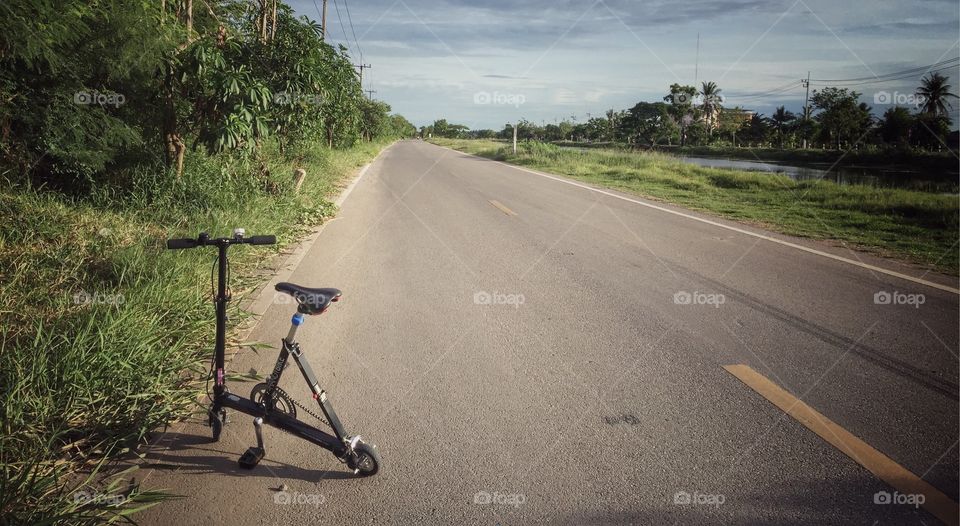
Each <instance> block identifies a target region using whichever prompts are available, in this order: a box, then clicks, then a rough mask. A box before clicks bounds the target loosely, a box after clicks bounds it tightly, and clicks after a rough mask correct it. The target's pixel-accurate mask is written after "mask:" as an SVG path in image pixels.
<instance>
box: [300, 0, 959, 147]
mask: <svg viewBox="0 0 960 526" xmlns="http://www.w3.org/2000/svg"><path fill="white" fill-rule="evenodd" d="M291 4H292V5H293V6H294V9H295V10H296V11H297V13H298V14H302V15H306V16H308V17H310V18H313V19H316V20H319V19H320V15H319V8H318V6H320V5H321V0H316V2H314V1H313V0H293V1H292V2H291ZM338 9H339V17H338V13H337V11H338ZM348 9H349V16H348V14H347V10H348ZM351 20H352V28H351V23H350V21H351ZM327 21H328V26H329V32H330V39H331V41H332V42H336V43H343V44H344V45H346V46H347V47H348V48H349V49H350V52H351V54H352V55H353V56H354V57H355V59H356V61H357V62H358V63H359V61H360V53H361V51H362V54H363V61H364V62H365V63H369V64H371V65H372V66H373V67H372V68H371V69H367V70H365V71H364V89H373V90H376V92H377V93H376V94H375V95H374V97H375V98H378V99H380V100H384V101H386V102H387V103H389V104H390V105H391V106H392V107H393V110H394V111H395V112H397V113H401V114H403V115H405V116H406V117H407V118H409V119H410V120H411V121H413V122H414V123H415V124H417V125H418V126H419V125H424V124H429V123H431V122H433V120H434V119H438V118H446V119H447V120H449V121H451V122H457V123H462V124H466V125H468V126H469V127H470V128H472V129H480V128H493V129H500V128H502V127H503V125H504V123H506V122H508V121H509V122H512V121H516V120H518V119H519V118H525V119H528V120H531V121H534V122H537V123H541V122H547V123H550V122H554V121H555V120H557V119H563V118H567V119H569V118H570V117H571V116H575V118H576V120H577V121H580V122H582V121H583V120H585V119H586V118H587V116H588V114H589V115H592V116H600V115H602V114H603V113H604V112H605V111H606V110H608V109H611V108H613V109H626V108H629V107H630V106H632V105H633V104H635V103H636V102H638V101H641V100H647V101H656V100H661V99H662V97H663V96H664V95H665V94H666V92H667V91H668V87H669V85H670V84H672V83H674V82H679V83H682V84H693V83H694V78H695V76H696V79H697V83H698V85H699V83H700V82H701V81H704V80H712V81H714V82H716V83H717V84H718V85H719V86H720V88H721V89H722V90H723V91H722V94H723V95H724V97H725V104H724V105H725V106H733V105H740V106H743V107H746V108H749V109H754V110H757V111H760V112H762V113H764V114H766V115H769V114H770V113H771V111H772V110H773V108H775V107H776V106H778V105H785V106H786V107H787V109H791V110H794V111H798V110H799V109H800V108H801V107H802V106H803V98H804V89H803V87H802V86H801V85H800V83H799V80H800V79H801V78H804V77H805V76H806V75H807V71H810V72H811V77H812V78H813V79H853V78H865V79H871V80H866V81H863V83H861V84H858V85H854V86H851V87H852V88H853V89H855V90H856V91H859V92H861V93H863V95H862V97H861V98H862V100H863V101H865V102H867V103H868V104H870V105H871V106H873V108H874V113H875V114H882V113H883V111H884V110H885V109H886V108H888V107H890V106H889V105H886V104H883V103H878V102H883V101H885V100H890V101H893V100H895V99H896V97H897V96H898V95H899V98H900V100H901V101H902V102H903V101H906V102H909V101H907V100H906V97H907V96H909V95H910V94H912V93H913V91H914V89H915V87H916V85H917V83H918V82H917V78H918V77H919V76H920V75H916V76H915V77H913V78H907V79H904V80H896V81H890V82H878V81H876V80H875V79H874V78H875V77H878V76H879V77H882V76H883V75H884V74H889V73H893V72H897V71H903V70H908V69H911V68H916V67H920V66H924V65H928V64H933V63H936V62H939V61H944V60H949V59H951V58H954V59H955V58H957V57H958V56H960V47H958V46H960V29H958V28H960V3H958V2H957V1H956V0H914V1H912V2H904V1H892V0H871V1H860V0H853V1H851V0H840V1H838V0H788V1H772V0H770V1H767V0H696V1H689V0H688V1H679V0H678V1H661V0H654V1H642V2H640V1H629V0H599V1H595V2H590V0H587V1H586V2H583V1H578V2H573V1H567V0H550V1H546V0H530V1H513V2H507V1H503V0H491V1H487V2H468V1H459V0H437V1H425V0H352V1H351V0H336V2H335V1H334V0H329V4H328V12H327ZM341 21H342V25H341ZM698 33H699V34H700V53H699V62H698V61H697V34H698ZM354 35H355V37H356V38H355V37H354ZM697 63H698V64H699V66H696V64H697ZM942 73H943V74H945V75H948V76H949V77H950V78H951V82H950V84H951V86H953V88H952V90H951V91H953V92H954V93H957V92H958V86H960V71H958V69H957V67H956V66H953V67H952V68H950V69H948V70H946V71H943V72H942ZM829 84H836V83H819V82H813V83H812V89H817V88H818V87H822V86H823V85H829ZM780 88H782V91H780V92H778V93H775V94H767V93H768V92H770V91H772V90H777V89H780ZM884 94H887V95H886V96H885V95H884ZM958 110H960V104H958V103H955V104H954V112H953V118H954V125H956V124H957V121H958V120H960V119H958Z"/></svg>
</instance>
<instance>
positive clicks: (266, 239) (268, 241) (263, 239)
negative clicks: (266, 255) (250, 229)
mask: <svg viewBox="0 0 960 526" xmlns="http://www.w3.org/2000/svg"><path fill="white" fill-rule="evenodd" d="M248 241H249V242H250V244H251V245H273V244H274V243H276V242H277V236H251V237H250V238H248Z"/></svg>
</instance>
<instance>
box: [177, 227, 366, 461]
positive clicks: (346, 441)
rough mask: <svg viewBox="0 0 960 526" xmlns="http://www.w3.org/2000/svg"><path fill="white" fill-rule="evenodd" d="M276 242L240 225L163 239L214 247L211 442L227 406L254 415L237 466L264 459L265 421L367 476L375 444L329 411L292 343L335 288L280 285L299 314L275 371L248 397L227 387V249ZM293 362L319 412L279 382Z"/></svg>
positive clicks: (321, 310)
mask: <svg viewBox="0 0 960 526" xmlns="http://www.w3.org/2000/svg"><path fill="white" fill-rule="evenodd" d="M274 243H276V237H275V236H251V237H246V236H245V232H244V230H243V229H242V228H237V229H235V230H234V231H233V237H221V238H211V237H210V236H209V234H207V233H206V232H201V233H200V235H199V236H197V238H196V239H170V240H167V248H168V249H188V248H195V247H216V248H217V251H218V252H217V295H216V297H215V298H214V303H215V305H216V317H217V335H216V343H215V345H214V358H213V363H212V365H211V368H212V371H211V374H212V377H213V380H214V386H213V393H212V396H211V397H210V398H211V404H210V408H209V410H208V412H207V416H208V422H209V425H210V427H211V428H212V431H213V441H214V442H216V441H218V440H219V439H220V434H221V432H222V431H223V426H224V425H225V424H226V423H227V409H233V410H236V411H240V412H242V413H246V414H248V415H250V416H253V417H254V419H253V426H254V432H255V434H256V437H257V445H256V446H254V447H250V448H249V449H247V451H246V452H245V453H244V454H243V455H242V456H241V457H240V460H239V463H240V467H242V468H245V469H253V468H254V467H256V466H257V464H259V463H260V461H261V460H262V459H263V457H264V455H265V454H266V451H265V449H264V444H263V429H262V428H263V424H264V423H266V424H268V425H270V426H273V427H275V428H277V429H282V430H283V431H286V432H288V433H291V434H293V435H295V436H297V437H300V438H302V439H303V440H306V441H307V442H311V443H313V444H316V445H318V446H320V447H322V448H324V449H326V450H328V451H330V452H331V453H333V455H334V456H335V457H337V458H338V459H339V460H340V461H341V462H343V463H345V464H346V465H347V466H348V467H349V468H350V469H351V470H353V473H354V474H355V475H358V476H361V477H368V476H371V475H375V474H376V473H377V472H378V471H379V470H380V465H381V461H380V455H379V453H378V452H377V446H375V445H374V444H369V443H366V442H364V441H363V438H361V437H360V435H350V434H348V433H347V431H346V429H344V427H343V424H342V423H341V422H340V419H339V418H338V417H337V413H336V412H335V411H334V410H333V405H332V404H331V403H330V399H329V397H328V396H327V393H326V391H324V390H323V389H321V388H320V384H319V382H318V381H317V377H316V375H315V374H314V372H313V369H312V368H311V367H310V364H309V362H307V359H306V357H304V355H303V351H301V349H300V344H299V343H298V342H297V341H296V336H297V330H298V329H299V328H300V327H301V326H302V325H303V324H304V322H305V321H306V318H305V316H316V315H319V314H323V313H324V312H325V311H326V310H327V309H328V308H329V307H330V305H331V304H333V303H335V302H337V301H338V300H339V299H340V297H341V295H342V293H341V292H340V291H339V290H337V289H334V288H307V287H303V286H300V285H295V284H293V283H278V284H277V285H276V287H275V288H276V290H277V291H279V292H282V293H285V294H289V295H290V296H292V297H293V298H294V299H296V301H297V312H296V314H294V315H293V318H292V320H291V322H290V332H288V333H287V336H286V338H283V340H282V341H281V347H280V354H279V356H277V361H276V364H275V365H274V367H273V372H272V373H271V374H270V376H269V377H268V378H267V379H266V381H265V382H262V383H259V384H257V385H255V386H254V387H253V389H252V390H251V392H250V397H249V398H243V397H241V396H237V395H235V394H233V393H231V392H230V390H229V389H228V388H227V382H226V373H225V369H224V349H225V347H226V327H227V303H229V302H230V293H229V289H228V287H227V280H228V278H229V272H230V270H229V269H230V267H229V262H228V260H227V249H228V248H230V247H231V246H233V245H243V244H247V245H272V244H274ZM290 357H293V361H294V362H295V363H296V364H297V367H298V368H299V369H300V373H301V374H302V375H303V379H304V380H305V381H306V383H307V386H308V387H309V389H310V393H311V395H312V397H313V399H314V400H316V402H317V404H318V405H319V406H320V411H321V412H322V413H323V415H322V416H321V415H318V414H317V413H315V412H313V411H311V410H310V409H309V408H307V406H305V405H304V404H302V403H300V402H299V401H297V400H296V399H294V398H292V397H291V396H290V395H289V394H287V393H286V392H285V391H284V390H282V389H280V387H279V386H278V385H279V383H280V377H281V375H282V374H283V370H284V369H285V368H286V366H287V361H288V360H289V359H290ZM298 408H299V409H300V410H302V411H303V412H305V413H306V414H308V415H310V416H312V417H314V418H316V419H317V420H319V421H320V422H322V423H324V424H327V426H329V427H330V429H331V430H332V432H333V434H332V435H331V434H330V433H328V432H326V431H323V430H321V429H318V428H317V427H314V426H312V425H309V424H307V423H305V422H303V421H302V420H299V419H298V418H297V411H298Z"/></svg>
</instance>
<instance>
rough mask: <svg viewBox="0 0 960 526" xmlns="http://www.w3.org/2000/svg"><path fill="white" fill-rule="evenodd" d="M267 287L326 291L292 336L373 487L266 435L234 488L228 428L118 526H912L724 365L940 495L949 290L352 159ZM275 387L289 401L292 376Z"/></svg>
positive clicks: (480, 166)
mask: <svg viewBox="0 0 960 526" xmlns="http://www.w3.org/2000/svg"><path fill="white" fill-rule="evenodd" d="M618 195H619V194H618ZM671 209H672V208H671ZM677 210H679V209H677ZM718 222H720V223H723V224H732V223H725V222H723V221H718ZM238 226H242V225H238ZM750 230H751V231H756V232H761V231H759V230H755V229H750ZM776 237H778V238H782V239H785V238H783V236H776ZM797 242H798V243H802V244H804V245H805V246H810V247H814V248H816V249H819V250H823V251H826V252H829V253H834V254H839V255H842V256H843V257H846V258H849V259H853V260H859V261H863V262H865V263H868V264H872V265H877V266H882V267H885V268H891V269H894V270H896V271H898V272H904V273H910V274H912V275H917V276H919V275H921V274H924V273H923V272H922V271H918V270H915V269H911V268H909V267H904V266H902V265H898V264H896V263H893V262H888V261H882V260H879V259H877V258H873V257H870V256H868V255H865V254H860V253H853V252H850V251H848V250H845V249H842V248H837V247H833V246H828V245H825V244H817V243H812V242H803V241H797ZM924 279H927V280H931V281H935V282H938V283H946V284H948V285H950V286H952V287H956V286H957V284H956V280H955V279H953V280H951V279H950V278H948V277H944V276H938V275H933V274H926V275H925V276H924ZM290 281H292V282H294V283H300V284H303V285H305V286H315V287H321V286H332V287H338V288H340V289H342V290H343V291H344V297H343V300H342V301H341V302H339V303H338V304H336V305H334V306H333V307H332V308H331V309H330V311H329V312H327V313H326V314H324V315H323V316H320V317H318V318H311V319H309V320H308V323H307V324H306V325H305V326H304V328H303V329H302V330H301V337H300V340H301V342H302V344H303V346H304V349H305V352H306V355H307V357H308V358H309V359H310V361H311V362H312V364H313V367H314V369H315V371H316V372H317V373H318V375H319V376H320V379H321V385H322V386H323V387H324V388H325V389H326V390H327V391H328V393H329V394H330V396H331V398H332V400H333V402H334V404H335V406H336V408H337V411H338V413H339V415H340V417H341V419H342V420H343V422H344V423H345V424H346V425H347V427H348V429H349V430H350V431H353V432H357V433H361V434H362V435H363V436H364V437H365V438H367V439H369V440H371V441H373V442H376V443H377V444H378V446H379V449H380V451H381V454H382V456H383V459H384V470H383V471H382V472H381V473H380V474H379V475H377V476H375V477H373V478H369V479H356V478H353V477H352V475H350V474H349V473H348V472H347V471H346V469H345V467H344V466H343V465H341V464H340V463H339V462H338V461H337V460H336V459H335V458H334V457H332V456H331V455H329V454H328V453H326V452H325V451H323V450H321V449H319V448H316V447H314V446H311V445H310V444H308V443H306V442H302V441H299V440H297V439H295V438H293V437H292V436H289V435H285V434H283V433H282V432H280V431H277V430H273V429H267V430H266V447H267V458H266V459H265V460H264V461H263V462H262V463H261V464H260V466H259V467H258V468H257V469H256V470H255V471H253V472H247V471H243V470H240V469H238V468H237V465H236V460H237V458H238V457H239V455H240V454H241V453H242V452H243V451H244V450H245V449H246V448H247V447H248V446H250V445H253V444H254V437H253V427H252V425H251V422H250V418H249V417H246V416H243V415H238V414H234V416H233V421H232V422H231V423H230V424H228V426H227V428H226V430H225V432H224V436H223V437H222V439H221V441H220V442H219V443H209V438H208V437H209V432H210V431H209V428H207V427H205V426H204V425H201V424H198V423H196V422H192V423H189V424H188V425H185V426H176V427H174V428H172V429H171V430H170V431H169V432H168V433H167V434H166V435H165V436H164V437H163V438H162V439H161V440H160V441H159V442H158V444H157V445H156V447H155V448H154V449H153V450H152V451H151V452H150V453H149V455H148V461H149V462H148V464H147V465H146V467H145V470H144V471H143V475H141V477H143V476H145V477H146V478H145V479H143V480H144V484H145V486H147V487H148V488H151V489H159V488H167V489H170V490H172V491H174V492H175V493H179V494H181V495H184V496H185V498H183V499H180V500H176V501H172V502H167V503H164V504H162V505H160V506H159V507H157V508H154V509H152V510H149V511H148V512H146V513H144V514H142V515H141V516H140V517H141V518H140V520H141V521H142V522H143V523H145V524H162V525H167V524H178V525H186V524H363V523H376V524H420V523H444V524H491V525H493V524H504V525H506V524H527V523H546V522H550V523H554V524H601V523H602V524H627V523H633V524H868V525H873V524H917V525H920V524H928V525H932V524H938V523H939V521H938V520H937V519H936V518H935V517H933V516H932V515H930V514H929V513H928V512H927V511H925V510H924V509H923V508H917V507H916V506H912V505H909V504H877V503H875V500H876V495H877V494H878V492H884V491H886V492H889V493H891V494H892V493H893V492H894V491H895V489H894V488H891V487H890V486H888V485H887V484H885V483H884V482H882V481H881V480H880V479H878V478H877V477H876V476H875V475H874V474H873V473H871V472H870V471H868V470H867V469H866V468H864V467H863V466H861V465H860V464H858V463H857V462H856V461H854V460H853V459H851V458H850V457H848V456H846V455H844V454H843V453H842V452H841V451H839V450H838V449H837V448H835V447H834V446H832V445H830V444H829V443H827V442H826V441H825V440H823V439H822V438H820V437H819V436H817V435H816V434H814V433H813V432H812V431H811V430H810V429H808V428H807V427H804V426H803V425H801V424H800V423H799V422H798V421H797V420H795V419H794V418H792V417H790V416H788V415H786V414H785V413H784V412H783V411H782V410H781V409H778V408H777V407H776V406H774V405H773V404H771V403H770V402H769V401H767V400H766V399H765V398H763V397H762V396H760V395H759V394H758V393H757V392H754V391H753V390H751V389H750V388H749V387H747V386H746V385H745V384H744V383H743V382H741V381H740V380H738V379H737V378H736V377H734V376H733V375H731V374H730V373H729V372H727V371H726V370H725V369H724V368H723V366H724V365H730V364H745V365H748V366H750V367H751V368H753V369H754V370H755V371H756V372H758V373H759V374H761V375H763V376H764V377H766V378H767V379H769V380H770V381H772V382H774V383H775V384H777V385H779V386H780V387H782V388H783V389H785V390H787V391H789V392H790V393H793V395H795V396H796V397H798V398H800V399H802V400H803V401H804V402H806V404H808V405H809V406H810V407H811V408H813V409H815V410H816V411H818V412H819V413H821V414H822V415H824V416H825V417H827V418H829V419H830V420H832V421H833V422H834V423H836V424H837V425H838V426H841V427H842V428H843V429H845V430H847V431H849V432H850V433H852V434H853V435H855V436H857V437H859V438H860V439H862V440H863V441H864V442H866V443H867V444H869V445H870V446H872V447H873V448H876V449H877V450H879V451H880V452H882V453H883V454H885V455H886V456H888V457H889V458H890V459H892V460H893V461H895V462H896V463H898V464H899V465H901V466H903V467H904V468H906V469H908V470H910V471H911V472H913V473H914V474H916V475H918V476H920V477H922V478H923V479H924V480H926V481H927V482H929V483H930V484H932V485H933V486H934V487H936V488H937V489H939V490H940V491H942V492H943V493H945V494H946V495H947V496H948V497H950V498H951V499H953V500H954V501H956V500H957V497H958V495H957V493H958V491H957V490H958V448H957V440H958V436H960V431H958V387H957V381H958V359H957V348H958V314H960V312H958V297H957V294H955V293H953V292H949V291H944V290H940V289H937V288H934V287H930V286H925V285H923V284H919V283H914V282H910V281H905V280H902V279H899V278H896V277H892V276H889V275H885V274H882V273H878V272H874V271H871V270H869V269H865V268H862V267H860V266H856V265H851V264H848V263H843V262H840V261H837V260H834V259H830V258H827V257H823V256H821V255H816V254H812V253H809V252H804V251H801V250H798V249H796V248H791V247H789V246H784V245H780V244H776V243H773V242H770V241H766V240H762V239H759V238H756V237H753V236H750V235H746V234H743V233H739V232H736V231H732V230H728V229H725V228H722V227H720V226H716V225H711V224H706V223H702V222H698V221H695V220H692V219H690V218H686V217H682V216H678V215H675V214H670V213H667V212H664V211H662V210H657V209H654V208H650V207H647V206H643V205H640V204H637V203H634V202H631V201H627V200H623V199H618V198H616V197H613V196H611V195H607V194H604V193H598V192H594V191H590V190H589V189H585V188H582V187H578V186H574V185H570V184H565V183H563V182H560V181H557V180H553V179H550V178H546V177H541V176H538V175H535V174H532V173H528V172H525V171H522V170H518V169H515V168H512V167H508V166H505V165H502V164H499V163H495V162H491V161H488V160H484V159H479V158H476V157H471V156H467V155H464V154H461V153H458V152H454V151H452V150H448V149H444V148H440V147H438V146H434V145H430V144H426V143H423V142H417V141H407V142H402V143H399V144H397V145H395V146H394V147H392V148H391V149H389V150H388V151H387V152H385V153H384V154H383V155H381V157H380V158H378V160H377V161H376V162H375V163H374V164H373V165H372V166H371V168H370V169H369V170H368V172H367V173H366V174H365V175H364V177H363V178H362V179H361V180H360V182H359V183H358V184H357V186H356V187H355V189H354V190H353V192H352V194H351V195H350V196H349V198H348V199H347V200H346V202H345V203H344V206H343V208H342V211H341V214H340V216H339V217H338V218H337V219H336V220H335V221H333V222H331V223H330V224H328V225H327V226H326V228H325V229H324V231H323V232H322V234H321V235H320V237H319V239H318V240H317V242H316V243H315V244H314V245H313V247H312V248H311V249H310V252H309V253H308V254H307V256H306V257H305V258H304V260H303V262H302V263H301V264H300V265H299V267H298V268H297V269H296V271H295V272H294V273H293V276H292V277H291V278H290ZM878 293H880V294H881V295H882V294H883V293H889V294H891V297H892V298H894V299H893V302H894V303H896V302H898V301H899V302H900V304H878V303H876V302H875V295H876V294H878ZM911 295H922V296H911ZM920 301H922V304H918V303H920ZM906 302H910V303H913V304H910V303H906ZM292 311H293V307H292V306H291V305H289V304H281V303H279V302H278V304H277V305H275V306H274V307H273V308H272V309H271V310H270V311H269V312H268V313H267V314H266V315H265V316H264V317H263V319H262V321H261V323H260V324H259V326H258V327H257V328H256V330H255V331H254V333H253V339H255V340H259V341H266V342H271V343H274V344H276V343H277V342H278V341H279V339H280V338H281V337H282V336H284V335H285V334H286V332H287V328H288V324H289V317H290V315H291V313H292ZM273 360H274V356H273V355H272V354H271V352H269V351H261V352H260V354H259V355H258V354H256V353H253V352H243V353H241V354H240V355H239V356H238V357H237V358H236V359H235V360H234V361H233V362H232V364H231V368H233V369H234V370H236V371H239V372H246V371H248V370H249V369H251V368H254V369H257V370H258V371H260V372H261V373H263V374H267V373H269V371H270V369H271V367H272V362H273ZM283 386H284V387H285V388H287V390H288V391H290V392H291V393H294V394H295V395H297V396H298V397H299V398H300V399H301V400H304V401H309V393H308V392H307V391H306V388H305V387H303V386H302V380H301V379H300V377H299V375H298V374H297V372H296V369H295V368H293V367H292V368H291V369H290V370H288V374H287V375H286V377H285V378H284V381H283ZM232 387H233V391H234V392H238V393H241V394H246V392H247V391H248V389H249V385H244V384H233V386H232ZM151 466H152V467H151ZM281 484H285V485H286V486H287V489H286V497H285V498H288V499H289V501H290V502H289V503H286V502H285V498H284V497H278V496H277V495H278V492H277V491H276V488H278V487H279V486H280V485H281ZM678 493H680V494H681V495H683V494H689V495H691V496H692V497H691V503H690V504H677V503H675V499H676V498H677V494H678Z"/></svg>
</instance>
